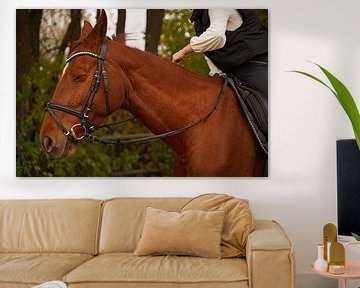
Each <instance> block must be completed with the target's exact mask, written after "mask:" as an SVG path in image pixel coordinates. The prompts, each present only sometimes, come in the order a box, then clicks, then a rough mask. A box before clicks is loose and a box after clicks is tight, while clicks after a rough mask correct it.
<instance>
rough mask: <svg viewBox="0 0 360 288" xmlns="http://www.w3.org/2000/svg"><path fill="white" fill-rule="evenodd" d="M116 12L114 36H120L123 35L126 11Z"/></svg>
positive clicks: (119, 10)
mask: <svg viewBox="0 0 360 288" xmlns="http://www.w3.org/2000/svg"><path fill="white" fill-rule="evenodd" d="M117 11H118V19H117V23H116V34H122V33H125V22H126V9H118V10H117Z"/></svg>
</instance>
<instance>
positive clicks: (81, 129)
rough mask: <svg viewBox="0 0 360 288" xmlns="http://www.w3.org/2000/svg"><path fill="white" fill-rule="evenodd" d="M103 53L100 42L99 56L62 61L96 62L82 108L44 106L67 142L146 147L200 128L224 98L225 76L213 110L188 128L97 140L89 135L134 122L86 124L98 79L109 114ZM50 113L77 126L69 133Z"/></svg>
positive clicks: (105, 44)
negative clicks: (90, 59)
mask: <svg viewBox="0 0 360 288" xmlns="http://www.w3.org/2000/svg"><path fill="white" fill-rule="evenodd" d="M106 50H107V42H104V43H103V44H102V46H101V48H100V53H99V55H98V54H95V53H92V52H89V51H80V52H77V53H75V54H73V55H71V56H70V57H69V58H68V59H67V60H66V63H69V62H70V61H71V60H73V59H74V58H76V57H79V56H90V57H93V58H96V59H98V64H97V68H96V72H95V75H94V78H93V81H92V83H91V86H90V89H89V92H88V96H87V99H86V102H85V103H84V105H83V106H82V108H81V110H80V111H79V110H76V109H73V108H71V107H68V106H66V105H63V104H59V103H54V102H49V103H47V104H46V107H45V111H46V112H48V113H49V114H50V116H51V117H52V118H53V119H54V121H55V122H56V124H57V125H58V127H59V128H60V129H61V130H62V131H63V133H64V135H65V136H66V137H67V139H68V140H69V141H70V142H78V141H80V140H82V139H84V138H86V139H90V140H92V141H94V142H98V143H101V144H115V145H120V144H134V143H147V142H150V141H154V140H158V139H162V138H166V137H171V136H175V135H178V134H181V133H183V132H184V131H186V130H188V129H191V128H193V127H194V126H196V125H198V124H200V123H201V122H202V121H204V120H206V119H207V118H208V117H209V116H210V115H211V114H212V113H213V112H214V111H215V110H216V108H217V107H218V105H219V103H220V101H221V99H222V98H223V96H224V93H225V89H226V87H227V86H228V78H227V77H226V76H225V77H224V84H223V86H222V88H221V91H220V93H219V95H218V97H217V98H216V100H215V102H214V104H213V106H212V107H211V109H210V110H209V111H208V112H207V113H205V114H204V115H202V116H201V117H200V118H199V119H198V120H197V121H195V122H193V123H191V124H188V125H185V126H183V127H181V128H178V129H175V130H171V131H168V132H165V133H161V134H155V135H150V136H145V137H138V138H134V139H123V138H122V137H118V138H112V139H106V137H97V136H95V135H92V133H93V132H94V131H96V130H99V129H102V128H110V127H112V126H115V125H119V124H122V123H124V122H128V121H131V120H134V118H129V119H126V120H123V121H119V122H117V123H112V124H104V125H101V126H98V127H95V126H94V125H92V124H91V123H89V121H88V118H89V116H88V113H89V111H90V110H91V105H92V102H93V100H94V97H95V95H96V93H97V91H98V89H99V86H100V81H101V79H103V81H104V91H105V106H106V114H107V115H108V114H110V113H109V111H110V96H109V81H108V78H107V73H106V70H105V54H106ZM53 110H59V111H62V112H65V113H68V114H71V115H74V116H77V117H78V118H80V120H81V122H80V123H78V124H75V125H73V126H72V127H71V128H70V130H68V129H67V128H66V127H65V126H64V125H63V124H62V122H61V120H60V119H59V117H58V116H57V115H56V113H55V112H54V111H53Z"/></svg>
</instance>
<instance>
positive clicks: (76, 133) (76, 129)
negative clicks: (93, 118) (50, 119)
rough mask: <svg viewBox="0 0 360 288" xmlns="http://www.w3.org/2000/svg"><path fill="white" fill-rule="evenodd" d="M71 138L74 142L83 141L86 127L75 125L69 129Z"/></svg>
mask: <svg viewBox="0 0 360 288" xmlns="http://www.w3.org/2000/svg"><path fill="white" fill-rule="evenodd" d="M70 131H71V136H72V137H73V138H74V139H75V140H76V141H80V140H82V139H84V137H85V136H86V133H87V129H86V126H85V125H83V124H75V125H73V126H72V127H71V128H70Z"/></svg>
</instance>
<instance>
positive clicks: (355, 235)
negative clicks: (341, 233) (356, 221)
mask: <svg viewBox="0 0 360 288" xmlns="http://www.w3.org/2000/svg"><path fill="white" fill-rule="evenodd" d="M351 235H352V236H353V237H354V238H355V239H356V241H360V235H357V234H355V233H352V232H351Z"/></svg>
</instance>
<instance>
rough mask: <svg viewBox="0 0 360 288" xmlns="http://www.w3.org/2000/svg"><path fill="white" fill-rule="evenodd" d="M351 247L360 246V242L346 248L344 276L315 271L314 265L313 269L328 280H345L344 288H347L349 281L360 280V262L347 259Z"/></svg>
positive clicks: (352, 243) (347, 244) (349, 244)
mask: <svg viewBox="0 0 360 288" xmlns="http://www.w3.org/2000/svg"><path fill="white" fill-rule="evenodd" d="M351 245H360V242H359V241H358V242H349V243H346V244H345V245H344V246H345V273H344V274H339V275H336V274H331V273H329V272H320V271H317V270H315V269H314V264H312V265H311V269H312V270H313V271H314V272H315V273H316V274H318V275H320V276H322V277H327V278H333V279H338V280H339V281H340V280H343V286H342V287H343V288H347V286H346V284H347V281H348V280H355V279H360V260H348V259H347V252H346V250H347V248H348V247H349V246H351Z"/></svg>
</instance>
